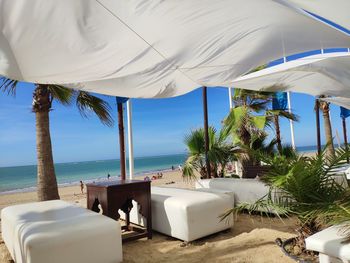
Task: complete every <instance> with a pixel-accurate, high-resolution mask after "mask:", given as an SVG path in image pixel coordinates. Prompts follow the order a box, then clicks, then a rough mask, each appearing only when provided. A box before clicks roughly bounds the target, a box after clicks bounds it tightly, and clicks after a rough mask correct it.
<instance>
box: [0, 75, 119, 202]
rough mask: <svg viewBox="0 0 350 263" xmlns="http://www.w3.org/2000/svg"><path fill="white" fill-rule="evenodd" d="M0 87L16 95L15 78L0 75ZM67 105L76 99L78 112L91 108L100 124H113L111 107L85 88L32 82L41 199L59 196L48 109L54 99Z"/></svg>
mask: <svg viewBox="0 0 350 263" xmlns="http://www.w3.org/2000/svg"><path fill="white" fill-rule="evenodd" d="M0 81H2V82H1V83H0V90H2V91H4V92H8V93H12V94H15V92H16V88H17V85H18V81H15V80H11V79H7V78H1V79H0ZM54 100H55V101H57V102H59V103H61V104H62V105H65V106H68V105H71V104H72V103H73V101H75V103H76V106H77V107H78V109H79V111H80V113H81V115H82V116H83V117H87V114H88V112H89V111H92V112H94V113H95V114H96V116H97V117H98V118H99V119H100V120H101V121H102V123H103V124H106V125H108V126H111V125H112V124H113V120H112V117H111V115H110V110H111V108H110V106H109V105H108V103H107V102H105V101H104V100H102V99H100V98H98V97H96V96H93V95H91V94H89V93H88V92H85V91H74V90H72V89H68V88H65V87H62V86H59V85H47V84H35V90H34V92H33V103H32V110H33V112H34V113H35V123H36V124H35V126H36V149H37V160H38V163H37V167H38V174H37V187H38V189H37V193H38V199H39V200H40V201H44V200H53V199H59V198H60V197H59V194H58V187H57V180H56V174H55V167H54V161H53V155H52V145H51V136H50V120H49V112H50V111H51V110H52V103H53V101H54Z"/></svg>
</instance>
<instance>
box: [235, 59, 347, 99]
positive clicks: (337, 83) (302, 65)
mask: <svg viewBox="0 0 350 263" xmlns="http://www.w3.org/2000/svg"><path fill="white" fill-rule="evenodd" d="M349 76H350V53H345V52H342V53H326V54H319V55H314V56H309V57H305V58H301V59H298V60H292V61H289V62H286V63H283V64H279V65H276V66H273V67H269V68H266V69H263V70H260V71H257V72H254V73H251V74H248V75H245V76H242V77H239V78H237V79H235V80H234V81H233V82H232V84H233V85H234V86H235V87H237V88H242V89H251V90H265V91H292V92H301V93H306V94H311V95H314V96H319V95H326V96H340V97H350V77H349Z"/></svg>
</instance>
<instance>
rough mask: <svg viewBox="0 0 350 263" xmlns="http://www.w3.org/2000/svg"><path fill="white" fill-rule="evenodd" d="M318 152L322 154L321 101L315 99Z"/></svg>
mask: <svg viewBox="0 0 350 263" xmlns="http://www.w3.org/2000/svg"><path fill="white" fill-rule="evenodd" d="M315 112H316V138H317V153H318V154H321V129H320V102H319V100H318V99H317V98H316V100H315Z"/></svg>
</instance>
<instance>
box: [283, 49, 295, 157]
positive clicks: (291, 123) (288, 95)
mask: <svg viewBox="0 0 350 263" xmlns="http://www.w3.org/2000/svg"><path fill="white" fill-rule="evenodd" d="M286 62H287V57H285V56H284V57H283V63H286ZM287 99H288V112H289V113H292V106H291V102H290V92H289V91H288V92H287ZM289 126H290V137H291V143H292V147H293V149H294V150H295V138H294V124H293V120H289Z"/></svg>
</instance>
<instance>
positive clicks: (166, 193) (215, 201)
mask: <svg viewBox="0 0 350 263" xmlns="http://www.w3.org/2000/svg"><path fill="white" fill-rule="evenodd" d="M214 192H215V193H214ZM214 192H211V191H208V190H206V191H196V190H189V189H181V188H170V187H152V188H151V194H152V195H151V199H152V229H153V230H156V231H158V232H160V233H163V234H166V235H168V236H172V237H175V238H178V239H181V240H184V241H193V240H196V239H198V238H201V237H205V236H207V235H210V234H214V233H216V232H219V231H222V230H225V229H228V228H231V227H232V225H233V216H230V217H229V218H228V219H227V220H224V221H220V218H219V217H220V215H221V214H223V213H224V212H225V211H227V210H228V209H230V208H233V194H232V193H231V194H230V193H229V194H226V193H227V191H220V190H218V191H214ZM130 220H131V222H134V223H136V224H139V225H144V221H143V219H142V217H141V216H140V214H138V213H137V204H136V203H134V208H133V209H132V211H131V213H130Z"/></svg>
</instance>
